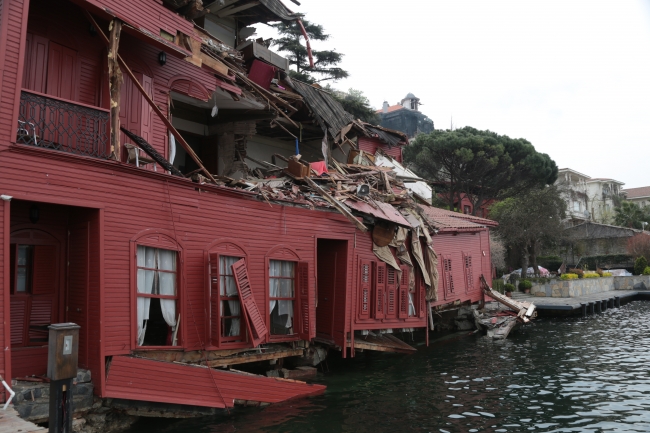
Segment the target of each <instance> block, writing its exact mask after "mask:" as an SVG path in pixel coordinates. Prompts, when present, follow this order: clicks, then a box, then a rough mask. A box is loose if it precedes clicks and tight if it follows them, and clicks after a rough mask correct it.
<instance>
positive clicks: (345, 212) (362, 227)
mask: <svg viewBox="0 0 650 433" xmlns="http://www.w3.org/2000/svg"><path fill="white" fill-rule="evenodd" d="M303 180H304V181H305V182H307V184H308V185H309V186H311V187H312V188H314V189H315V190H316V192H318V193H319V194H320V195H321V197H323V198H324V199H325V200H326V201H328V202H329V203H330V204H331V205H332V206H334V207H335V208H336V210H338V211H339V212H341V213H342V214H343V215H344V216H345V217H346V218H347V219H348V220H350V222H352V223H354V225H355V226H357V228H358V229H359V230H361V231H362V232H367V231H368V227H366V226H365V225H364V224H363V223H362V222H361V221H359V220H358V219H357V217H355V216H354V215H352V212H350V210H349V209H348V208H347V206H345V205H344V204H343V203H341V202H339V201H338V200H337V199H335V198H334V197H332V196H331V195H329V194H328V193H327V191H325V190H324V189H323V188H321V187H320V186H319V185H318V184H317V183H316V182H314V181H313V180H311V179H310V178H309V177H305V178H304V179H303Z"/></svg>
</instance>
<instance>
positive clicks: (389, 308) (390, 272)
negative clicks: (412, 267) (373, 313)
mask: <svg viewBox="0 0 650 433" xmlns="http://www.w3.org/2000/svg"><path fill="white" fill-rule="evenodd" d="M398 283H399V281H398V277H397V272H396V271H395V268H393V267H392V266H386V310H385V311H386V319H395V318H397V310H398V305H397V304H398V302H399V301H398V293H397V285H398Z"/></svg>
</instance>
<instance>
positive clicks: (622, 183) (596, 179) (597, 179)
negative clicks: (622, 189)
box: [587, 177, 625, 185]
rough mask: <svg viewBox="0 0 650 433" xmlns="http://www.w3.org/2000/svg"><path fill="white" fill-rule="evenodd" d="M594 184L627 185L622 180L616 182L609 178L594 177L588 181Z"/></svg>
mask: <svg viewBox="0 0 650 433" xmlns="http://www.w3.org/2000/svg"><path fill="white" fill-rule="evenodd" d="M592 182H614V183H617V184H619V185H625V182H621V181H620V180H615V179H611V178H609V177H592V178H591V179H589V180H588V181H587V183H592Z"/></svg>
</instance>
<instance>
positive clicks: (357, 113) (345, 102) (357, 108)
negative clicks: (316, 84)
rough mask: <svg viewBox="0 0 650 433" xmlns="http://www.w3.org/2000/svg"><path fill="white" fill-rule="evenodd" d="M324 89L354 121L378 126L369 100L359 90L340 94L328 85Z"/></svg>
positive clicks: (350, 90) (376, 117) (378, 120)
mask: <svg viewBox="0 0 650 433" xmlns="http://www.w3.org/2000/svg"><path fill="white" fill-rule="evenodd" d="M326 89H327V90H328V91H330V92H331V93H332V96H334V99H336V100H337V101H339V102H340V103H341V105H342V106H343V109H344V110H345V111H347V112H348V113H350V114H352V115H353V116H354V118H355V119H361V120H363V121H364V122H368V123H372V124H375V125H378V124H379V122H380V119H379V116H378V115H377V113H376V112H375V109H374V108H373V107H372V106H371V105H370V100H369V99H368V98H367V97H366V95H364V94H363V92H362V91H361V90H356V89H348V91H347V92H342V91H340V90H336V89H333V88H331V87H330V86H329V85H328V86H327V87H326Z"/></svg>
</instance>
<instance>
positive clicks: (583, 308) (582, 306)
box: [580, 302, 587, 319]
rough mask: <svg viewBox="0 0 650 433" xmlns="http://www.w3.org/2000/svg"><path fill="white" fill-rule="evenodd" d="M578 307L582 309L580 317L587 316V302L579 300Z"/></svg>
mask: <svg viewBox="0 0 650 433" xmlns="http://www.w3.org/2000/svg"><path fill="white" fill-rule="evenodd" d="M580 309H581V310H582V318H583V319H584V318H585V317H587V304H585V303H584V302H581V303H580Z"/></svg>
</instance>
